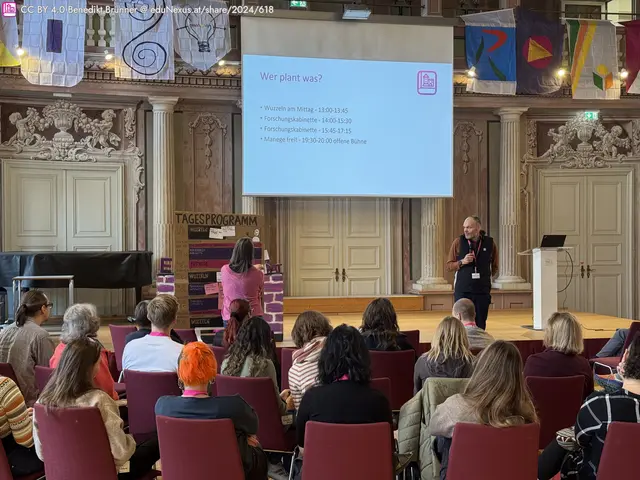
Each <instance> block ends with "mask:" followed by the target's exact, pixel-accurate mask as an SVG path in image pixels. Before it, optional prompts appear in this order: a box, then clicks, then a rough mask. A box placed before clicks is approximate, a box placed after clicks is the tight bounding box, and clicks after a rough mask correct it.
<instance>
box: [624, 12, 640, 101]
mask: <svg viewBox="0 0 640 480" xmlns="http://www.w3.org/2000/svg"><path fill="white" fill-rule="evenodd" d="M622 25H624V36H625V43H626V51H625V52H626V65H625V67H626V69H627V72H628V76H627V80H626V82H627V83H626V91H627V93H635V94H640V80H639V79H638V72H639V71H640V20H631V21H629V22H622Z"/></svg>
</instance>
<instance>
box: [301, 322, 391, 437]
mask: <svg viewBox="0 0 640 480" xmlns="http://www.w3.org/2000/svg"><path fill="white" fill-rule="evenodd" d="M370 381H371V357H370V356H369V351H368V350H367V346H366V345H365V343H364V339H363V337H362V335H360V333H359V332H358V330H356V329H355V328H354V327H350V326H347V325H340V326H339V327H336V328H335V329H334V330H333V331H332V332H331V333H330V334H329V335H328V336H327V339H326V341H325V344H324V347H323V348H322V351H321V352H320V358H319V360H318V386H315V387H313V388H311V389H309V390H307V393H305V395H304V397H302V402H301V403H300V408H299V409H298V415H297V418H296V436H297V439H298V445H299V446H300V447H304V433H305V426H306V424H307V422H309V421H313V422H324V423H349V424H358V423H379V422H388V423H389V425H391V429H392V431H393V420H392V417H391V406H390V404H389V400H387V397H385V396H384V394H382V393H381V392H379V391H378V390H375V389H373V388H371V386H370V385H369V383H370Z"/></svg>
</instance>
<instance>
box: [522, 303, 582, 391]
mask: <svg viewBox="0 0 640 480" xmlns="http://www.w3.org/2000/svg"><path fill="white" fill-rule="evenodd" d="M543 344H544V346H545V347H546V350H545V351H544V352H541V353H536V354H534V355H529V357H527V361H526V363H525V365H524V376H525V377H571V376H574V375H582V376H583V377H584V391H583V398H587V397H588V396H589V395H591V393H592V392H593V371H592V370H591V366H590V365H589V360H587V359H586V358H584V357H583V356H582V355H580V354H581V353H582V351H583V350H584V342H583V340H582V328H581V327H580V324H579V323H578V320H576V317H574V316H573V315H571V314H570V313H569V312H556V313H554V314H553V315H551V317H550V318H549V321H548V323H547V328H546V329H545V333H544V340H543Z"/></svg>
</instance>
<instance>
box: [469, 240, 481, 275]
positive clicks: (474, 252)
mask: <svg viewBox="0 0 640 480" xmlns="http://www.w3.org/2000/svg"><path fill="white" fill-rule="evenodd" d="M467 242H469V250H471V251H472V252H473V268H474V272H478V255H480V249H481V248H482V237H480V239H479V240H478V248H477V251H476V250H474V249H473V248H471V241H470V240H467Z"/></svg>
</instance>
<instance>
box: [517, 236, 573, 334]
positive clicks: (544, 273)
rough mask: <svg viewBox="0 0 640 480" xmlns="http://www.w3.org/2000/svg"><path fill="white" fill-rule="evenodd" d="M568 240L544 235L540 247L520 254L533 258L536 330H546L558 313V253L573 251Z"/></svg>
mask: <svg viewBox="0 0 640 480" xmlns="http://www.w3.org/2000/svg"><path fill="white" fill-rule="evenodd" d="M566 239H567V236H566V235H544V236H543V237H542V242H540V247H538V248H534V249H531V250H526V251H524V252H520V253H519V254H518V255H529V256H532V257H533V282H532V286H533V327H532V328H533V329H534V330H544V329H545V328H546V327H547V320H548V319H549V317H550V316H551V314H553V313H554V312H557V311H558V252H563V251H567V250H570V249H571V247H565V246H564V242H565V240H566ZM527 328H531V327H529V326H527Z"/></svg>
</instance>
